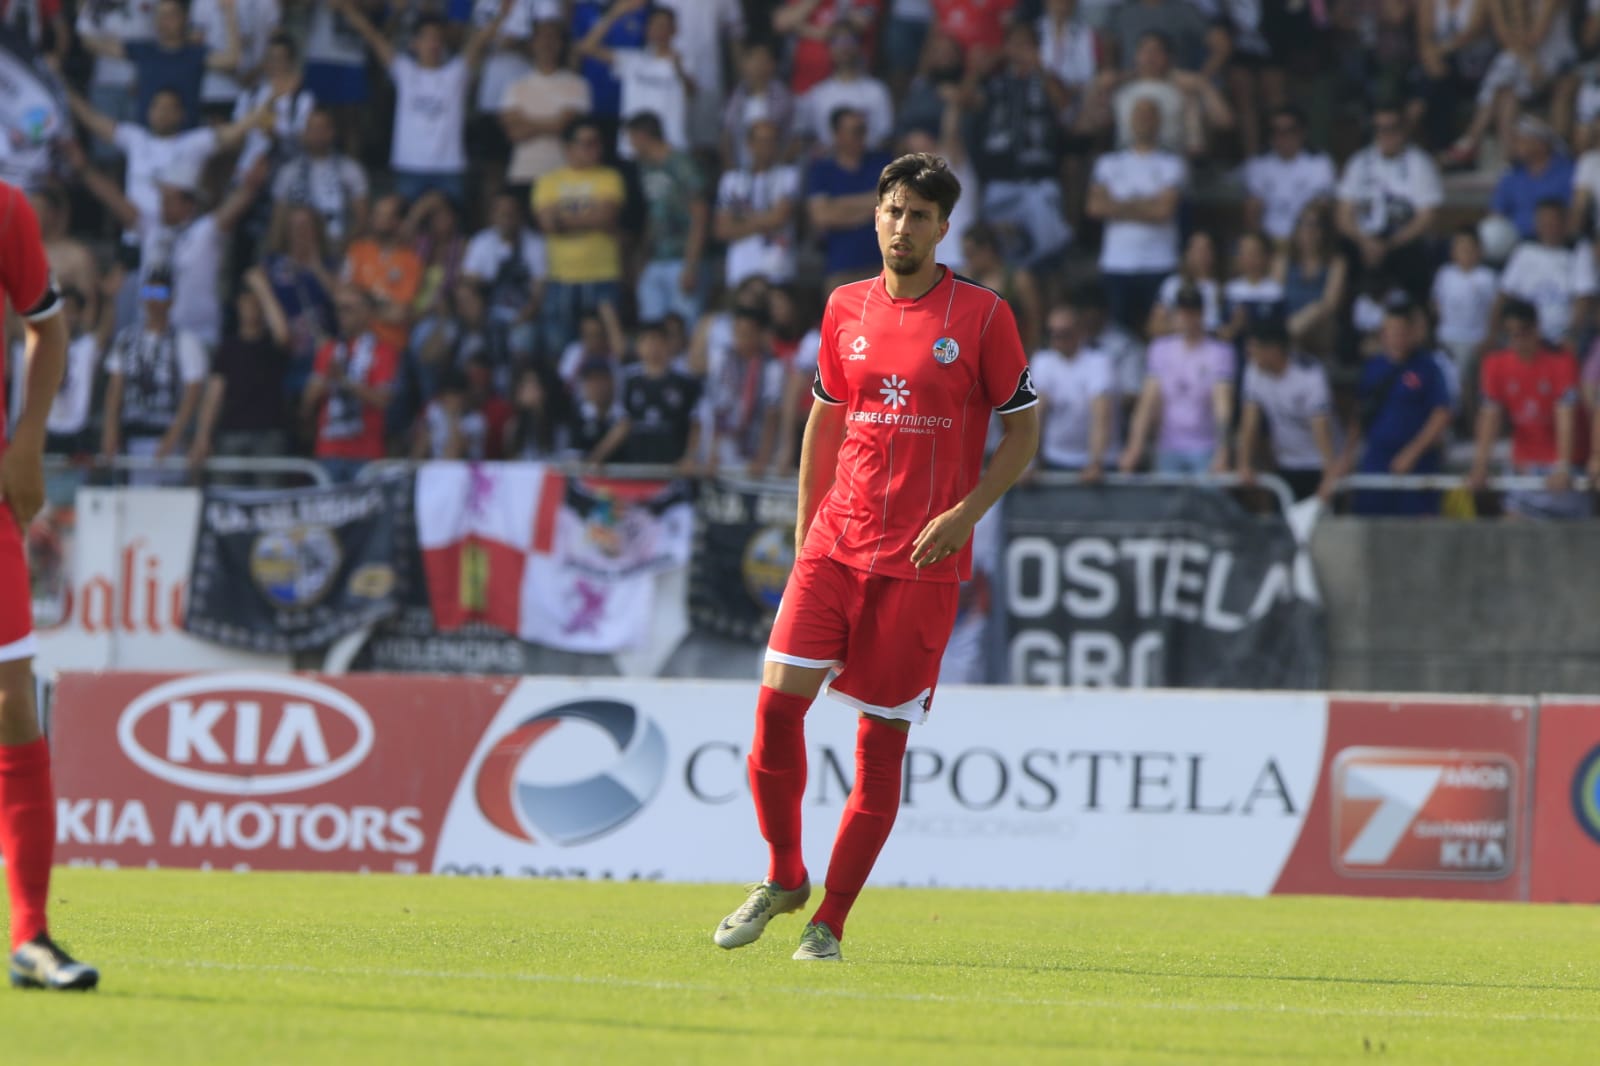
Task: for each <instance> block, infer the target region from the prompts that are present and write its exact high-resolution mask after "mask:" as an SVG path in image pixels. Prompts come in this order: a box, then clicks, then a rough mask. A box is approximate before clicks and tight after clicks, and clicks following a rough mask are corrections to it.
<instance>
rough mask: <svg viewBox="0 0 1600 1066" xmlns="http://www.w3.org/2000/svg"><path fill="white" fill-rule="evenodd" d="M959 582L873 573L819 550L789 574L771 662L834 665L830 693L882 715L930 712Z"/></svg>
mask: <svg viewBox="0 0 1600 1066" xmlns="http://www.w3.org/2000/svg"><path fill="white" fill-rule="evenodd" d="M960 595H961V586H960V585H958V584H956V583H955V582H953V581H907V580H905V579H904V578H897V577H879V576H873V575H869V574H868V573H867V572H866V571H864V570H857V569H855V568H854V567H850V566H846V565H844V564H843V563H840V562H836V561H834V560H833V559H828V558H825V557H823V556H820V555H808V556H804V557H802V558H801V559H800V560H799V561H798V562H796V563H795V564H794V570H793V571H792V572H791V573H790V574H789V583H788V585H787V586H785V588H784V590H783V600H782V602H781V603H779V605H778V617H777V619H776V620H775V621H774V622H773V624H772V637H771V638H770V639H769V640H768V641H767V659H768V661H769V662H779V663H788V664H789V665H791V666H809V667H833V668H835V673H834V675H833V677H832V678H831V679H830V680H829V682H828V691H829V694H830V695H832V696H833V698H834V699H836V700H839V701H840V702H842V703H848V704H849V705H850V706H852V707H854V708H856V709H857V710H861V711H865V712H867V713H868V714H872V715H876V716H878V717H880V718H896V719H899V720H901V721H906V722H923V721H926V720H927V717H928V711H929V709H930V708H931V707H932V706H933V690H934V688H935V687H936V686H937V685H938V683H939V662H940V660H941V659H943V658H944V648H945V645H946V644H948V643H949V641H950V631H951V629H952V628H954V626H955V623H956V606H957V603H958V601H959V598H960Z"/></svg>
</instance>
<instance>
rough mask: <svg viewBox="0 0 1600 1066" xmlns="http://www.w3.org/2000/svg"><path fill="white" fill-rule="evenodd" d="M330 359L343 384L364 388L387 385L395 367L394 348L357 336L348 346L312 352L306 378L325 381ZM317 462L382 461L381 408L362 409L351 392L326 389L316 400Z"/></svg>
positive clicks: (337, 343)
mask: <svg viewBox="0 0 1600 1066" xmlns="http://www.w3.org/2000/svg"><path fill="white" fill-rule="evenodd" d="M335 360H338V361H339V362H340V364H341V366H342V371H343V374H344V378H345V380H347V381H351V382H355V383H356V384H359V385H366V386H368V387H370V388H375V387H378V386H382V385H389V384H392V383H393V382H394V379H395V374H396V373H397V372H398V370H399V363H400V360H399V359H398V358H397V357H396V356H395V353H394V349H393V348H391V347H389V346H388V345H387V344H385V343H383V342H382V341H380V340H378V339H377V338H376V337H375V336H373V335H372V334H371V333H364V334H362V335H361V337H360V338H358V339H357V340H356V341H355V342H354V343H353V344H349V343H345V342H344V341H329V342H328V343H327V344H324V345H323V346H322V348H321V349H320V350H319V351H318V352H317V360H316V363H315V365H314V366H313V368H312V373H314V374H316V375H317V376H318V377H321V378H327V377H329V371H330V370H331V369H332V368H333V364H334V361H335ZM317 457H318V458H319V459H382V458H383V411H382V409H381V408H377V407H371V406H368V405H367V404H365V403H362V402H361V399H360V398H359V397H357V396H355V395H354V394H353V393H350V392H347V391H344V390H342V389H340V388H339V387H338V386H337V385H334V386H332V387H331V388H330V390H329V392H328V395H327V398H326V399H324V400H323V401H322V418H321V420H320V421H319V422H318V423H317Z"/></svg>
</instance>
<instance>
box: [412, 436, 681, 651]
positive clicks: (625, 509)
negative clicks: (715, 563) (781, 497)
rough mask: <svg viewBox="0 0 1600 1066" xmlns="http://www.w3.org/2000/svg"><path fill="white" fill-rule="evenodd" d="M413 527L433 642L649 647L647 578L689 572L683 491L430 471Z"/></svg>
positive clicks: (430, 467)
mask: <svg viewBox="0 0 1600 1066" xmlns="http://www.w3.org/2000/svg"><path fill="white" fill-rule="evenodd" d="M416 516H417V531H418V541H419V543H420V545H421V547H422V560H423V566H424V568H425V570H426V573H427V583H428V596H429V601H430V603H431V605H432V607H433V614H434V619H435V623H436V625H437V626H438V628H439V629H440V630H441V631H443V632H450V631H452V630H454V629H457V628H459V627H461V626H463V625H465V624H466V623H468V622H474V621H477V622H485V623H488V624H489V625H492V626H495V627H496V628H499V629H502V630H505V631H506V632H510V633H515V634H516V635H518V636H520V637H521V638H522V639H524V640H529V641H533V642H535V643H539V644H544V645H547V646H549V647H552V648H557V649H560V650H562V651H573V652H589V653H612V652H618V651H622V650H624V649H630V648H638V647H640V646H643V645H645V644H646V643H647V641H648V636H649V634H648V632H647V629H648V626H649V622H650V619H651V616H652V609H653V601H654V589H655V582H654V580H653V578H654V576H655V575H656V574H658V573H662V572H664V571H667V570H672V569H675V568H681V567H685V566H687V565H688V562H689V549H690V543H691V539H692V530H693V509H692V506H691V504H690V502H689V498H688V495H687V492H686V491H685V489H684V487H683V486H680V485H676V484H661V483H644V482H633V481H608V480H604V479H599V478H591V479H567V478H565V477H563V476H562V475H561V474H560V473H559V472H558V471H556V470H555V469H554V468H553V467H547V466H544V465H542V464H538V463H514V464H493V465H487V464H486V465H478V464H466V463H427V464H425V465H424V466H423V467H422V469H421V470H420V471H419V473H418V475H417V485H416Z"/></svg>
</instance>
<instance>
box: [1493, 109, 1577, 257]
mask: <svg viewBox="0 0 1600 1066" xmlns="http://www.w3.org/2000/svg"><path fill="white" fill-rule="evenodd" d="M1516 131H1517V137H1516V140H1515V141H1513V142H1512V145H1511V149H1512V156H1511V165H1510V166H1509V167H1508V168H1506V172H1505V173H1504V174H1502V175H1500V181H1499V183H1498V184H1496V185H1495V187H1494V198H1493V200H1491V201H1490V204H1491V206H1492V208H1493V210H1494V213H1495V214H1497V215H1502V216H1504V217H1505V218H1509V219H1510V220H1511V221H1512V223H1513V224H1514V225H1515V226H1516V227H1517V232H1518V233H1519V234H1521V236H1522V238H1523V239H1524V240H1527V239H1529V238H1531V237H1533V236H1534V225H1533V215H1534V211H1535V210H1536V209H1537V208H1538V206H1539V205H1540V204H1542V203H1544V202H1545V201H1546V200H1558V201H1560V202H1561V203H1563V204H1565V203H1566V202H1568V201H1569V200H1571V199H1572V179H1573V176H1574V173H1575V171H1574V168H1573V164H1572V160H1571V158H1569V157H1568V156H1567V154H1566V152H1564V151H1563V150H1562V145H1561V139H1560V138H1559V137H1557V136H1556V134H1555V131H1554V130H1552V129H1551V128H1550V127H1549V126H1546V125H1545V124H1544V123H1543V122H1541V121H1539V120H1538V119H1537V118H1535V117H1534V116H1532V115H1523V116H1522V117H1521V118H1519V119H1518V120H1517V125H1516Z"/></svg>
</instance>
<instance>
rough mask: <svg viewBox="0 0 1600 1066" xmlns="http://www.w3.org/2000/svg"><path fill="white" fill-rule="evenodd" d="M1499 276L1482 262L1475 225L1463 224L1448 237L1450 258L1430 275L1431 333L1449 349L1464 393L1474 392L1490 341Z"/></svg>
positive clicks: (1471, 395)
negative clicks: (1435, 323) (1433, 324)
mask: <svg viewBox="0 0 1600 1066" xmlns="http://www.w3.org/2000/svg"><path fill="white" fill-rule="evenodd" d="M1499 292H1500V280H1499V279H1498V278H1497V277H1496V276H1495V273H1494V271H1493V270H1491V269H1489V267H1487V266H1485V265H1484V262H1483V247H1482V245H1481V244H1480V243H1479V242H1478V229H1477V227H1476V226H1462V227H1461V228H1460V229H1458V230H1456V233H1455V236H1454V237H1452V238H1451V239H1450V261H1449V262H1448V263H1446V264H1445V265H1444V266H1442V267H1440V268H1439V273H1437V274H1435V275H1434V278H1433V313H1434V316H1435V317H1436V318H1437V319H1438V323H1439V324H1438V326H1437V327H1436V329H1435V330H1434V336H1435V337H1437V338H1438V341H1439V344H1440V345H1441V346H1442V347H1443V348H1444V349H1445V351H1447V352H1449V353H1450V356H1451V358H1452V359H1454V360H1455V364H1456V366H1457V367H1458V368H1459V369H1460V371H1461V378H1462V380H1463V381H1465V382H1466V383H1467V388H1466V396H1467V398H1468V399H1469V400H1470V399H1472V398H1474V397H1475V396H1476V395H1477V387H1476V385H1477V380H1478V379H1477V373H1476V370H1477V365H1478V360H1479V359H1481V358H1482V357H1483V353H1484V352H1485V351H1486V350H1487V349H1488V345H1489V340H1490V337H1489V324H1490V321H1491V319H1490V316H1491V315H1492V314H1494V305H1495V299H1496V297H1497V296H1498V295H1499Z"/></svg>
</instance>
